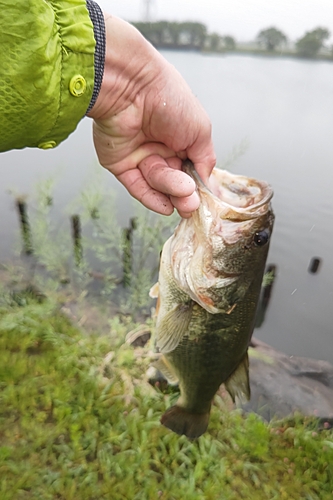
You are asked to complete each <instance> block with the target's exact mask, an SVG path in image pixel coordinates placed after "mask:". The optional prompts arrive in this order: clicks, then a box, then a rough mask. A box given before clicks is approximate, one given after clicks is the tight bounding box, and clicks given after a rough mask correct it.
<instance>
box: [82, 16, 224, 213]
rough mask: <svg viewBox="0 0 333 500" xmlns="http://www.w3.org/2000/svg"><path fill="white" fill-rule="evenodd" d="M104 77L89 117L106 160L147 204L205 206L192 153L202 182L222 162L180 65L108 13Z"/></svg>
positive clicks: (166, 208)
mask: <svg viewBox="0 0 333 500" xmlns="http://www.w3.org/2000/svg"><path fill="white" fill-rule="evenodd" d="M105 25H106V58H105V70H104V77H103V83H102V87H101V90H100V94H99V96H98V99H97V102H96V104H95V105H94V107H93V109H92V110H91V112H90V114H89V116H90V117H92V118H93V119H94V143H95V148H96V152H97V155H98V158H99V161H100V163H101V165H102V166H104V167H105V168H107V169H108V170H110V172H112V173H113V174H114V175H115V176H116V177H117V179H118V180H119V181H120V182H121V183H122V184H124V186H125V187H126V188H127V190H128V191H129V193H130V194H131V195H132V196H133V197H134V198H136V199H138V200H139V201H140V202H141V203H142V204H143V205H145V206H146V207H147V208H149V209H151V210H154V211H155V212H158V213H161V214H164V215H170V214H171V213H172V212H173V210H174V207H175V208H176V209H177V210H178V212H179V214H180V215H181V216H182V217H189V216H190V214H191V212H192V211H194V210H196V209H197V208H198V206H199V197H198V195H197V193H196V191H195V184H194V181H193V180H192V179H191V178H190V177H189V176H188V175H187V174H185V173H184V172H182V171H181V163H182V160H183V159H186V158H189V159H190V160H191V161H192V162H193V163H194V166H195V168H196V170H197V171H198V173H199V175H200V176H201V178H202V179H203V181H204V182H205V181H207V180H208V177H209V175H210V173H211V170H212V169H213V167H214V165H215V154H214V149H213V144H212V139H211V124H210V121H209V119H208V117H207V115H206V113H205V111H204V110H203V108H202V107H201V105H200V103H199V102H198V100H197V98H196V97H195V96H194V95H193V93H192V91H191V90H190V88H189V87H188V85H187V84H186V82H185V81H184V80H183V78H182V77H181V76H180V74H179V73H178V72H177V71H176V69H175V68H174V67H173V66H172V65H171V64H169V63H168V62H167V61H166V60H165V59H164V58H163V57H162V56H161V55H160V54H159V53H158V52H157V51H156V50H155V49H154V48H153V47H152V46H151V45H150V44H149V43H148V42H147V41H146V40H145V39H144V38H143V37H142V35H141V34H140V33H139V32H138V31H137V30H136V29H135V28H134V27H133V26H131V25H130V24H128V23H126V22H125V21H122V20H120V19H118V18H116V17H113V16H106V20H105Z"/></svg>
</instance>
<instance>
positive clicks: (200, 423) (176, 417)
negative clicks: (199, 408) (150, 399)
mask: <svg viewBox="0 0 333 500" xmlns="http://www.w3.org/2000/svg"><path fill="white" fill-rule="evenodd" d="M208 422H209V411H208V412H207V413H189V412H187V411H186V410H184V409H183V408H181V407H180V406H177V405H175V406H172V407H171V408H169V409H168V410H167V411H166V412H165V413H164V414H163V415H162V418H161V424H163V425H164V426H165V427H167V428H168V429H170V430H172V431H173V432H176V433H177V434H180V435H182V434H185V436H186V437H188V438H190V439H194V438H198V437H199V436H201V434H203V433H204V432H206V430H207V427H208Z"/></svg>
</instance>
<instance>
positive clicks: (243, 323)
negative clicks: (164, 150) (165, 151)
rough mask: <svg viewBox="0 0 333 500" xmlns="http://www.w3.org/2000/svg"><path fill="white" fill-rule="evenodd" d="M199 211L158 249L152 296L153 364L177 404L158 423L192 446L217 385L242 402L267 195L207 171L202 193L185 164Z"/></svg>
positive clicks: (244, 181)
mask: <svg viewBox="0 0 333 500" xmlns="http://www.w3.org/2000/svg"><path fill="white" fill-rule="evenodd" d="M183 170H184V171H185V172H186V173H187V174H188V175H190V176H191V177H192V178H193V179H194V181H195V183H196V188H197V192H198V194H199V196H200V199H201V203H200V207H199V208H198V209H197V210H196V211H195V212H194V213H193V214H192V216H191V218H189V219H182V220H181V222H180V223H179V225H178V227H177V228H176V230H175V232H174V234H173V235H172V236H171V238H169V239H168V241H167V242H166V243H165V244H164V247H163V251H162V254H161V261H160V269H159V280H158V283H157V285H155V287H153V289H152V290H151V295H152V296H155V297H156V296H157V297H158V300H157V305H156V328H155V345H156V347H157V348H158V350H159V352H160V353H161V357H160V359H159V360H158V362H157V363H156V364H155V366H156V368H158V369H159V370H160V371H161V372H162V373H163V375H164V376H165V377H166V378H167V379H168V380H169V381H170V382H171V383H178V384H179V388H180V397H179V399H178V401H177V403H176V405H175V406H172V407H171V408H169V409H168V410H167V411H166V412H165V413H164V415H163V416H162V418H161V422H162V424H163V425H165V426H166V427H168V428H169V429H171V430H173V431H174V432H176V433H178V434H185V435H186V436H188V437H189V438H196V437H199V436H200V435H201V434H203V433H204V432H205V431H206V429H207V426H208V422H209V414H210V408H211V404H212V400H213V398H214V395H215V393H216V391H217V389H218V388H219V386H220V385H221V384H222V383H223V382H224V384H225V387H226V389H227V390H228V392H229V393H230V395H231V397H232V399H233V400H234V401H235V398H236V397H238V398H240V399H241V400H242V399H245V398H246V399H249V397H250V386H249V371H248V368H249V363H248V356H247V349H248V344H249V341H250V338H251V335H252V332H253V328H254V322H255V314H256V309H257V303H258V299H259V293H260V287H261V282H262V278H263V273H264V269H265V262H266V257H267V252H268V247H269V240H270V237H271V233H272V227H273V221H274V215H273V212H272V209H271V204H270V200H271V198H272V195H273V192H272V189H271V187H270V186H269V185H268V184H267V183H266V182H262V181H257V180H255V179H251V178H247V177H243V176H239V175H233V174H231V173H229V172H227V171H224V170H219V169H216V168H215V169H214V170H213V173H212V175H211V177H210V181H209V183H210V184H209V186H206V185H204V184H203V182H202V181H201V179H200V177H199V176H198V174H197V173H196V171H195V169H194V167H193V164H192V163H191V162H190V161H189V160H187V161H185V162H184V164H183Z"/></svg>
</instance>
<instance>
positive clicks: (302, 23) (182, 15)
mask: <svg viewBox="0 0 333 500" xmlns="http://www.w3.org/2000/svg"><path fill="white" fill-rule="evenodd" d="M97 1H98V3H99V4H100V5H101V6H102V8H103V9H104V10H107V11H108V12H110V13H111V14H114V15H117V16H119V17H122V18H123V19H126V20H128V21H130V20H133V21H137V20H143V16H144V12H145V7H144V5H145V3H146V1H147V0H117V1H115V0H97ZM150 2H151V17H152V20H158V19H166V20H170V21H171V20H175V21H185V20H191V21H201V22H203V23H204V24H206V25H207V27H208V29H209V31H217V32H218V33H220V34H221V35H226V34H230V35H232V36H234V37H235V38H236V39H237V40H239V41H250V40H253V39H254V38H255V37H256V35H257V34H258V32H259V31H260V30H261V29H263V28H268V27H270V26H275V27H277V28H279V29H280V30H281V31H283V32H284V33H285V34H286V35H287V36H288V38H289V39H290V40H293V41H295V40H296V39H297V38H300V37H301V36H303V35H304V33H305V32H306V31H310V30H312V29H314V28H316V27H317V26H323V27H325V28H328V29H329V30H330V31H331V33H332V34H333V0H150ZM331 40H333V37H331Z"/></svg>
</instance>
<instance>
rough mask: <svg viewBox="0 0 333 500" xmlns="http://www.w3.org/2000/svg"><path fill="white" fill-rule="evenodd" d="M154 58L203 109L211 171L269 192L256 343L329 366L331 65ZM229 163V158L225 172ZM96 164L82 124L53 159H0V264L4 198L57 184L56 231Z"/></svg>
mask: <svg viewBox="0 0 333 500" xmlns="http://www.w3.org/2000/svg"><path fill="white" fill-rule="evenodd" d="M163 54H164V56H165V57H166V58H167V59H168V60H169V61H170V62H171V63H172V64H174V65H175V66H176V67H177V69H178V70H179V71H180V72H181V73H182V74H183V76H184V77H185V79H186V80H187V81H188V83H189V85H190V86H191V88H192V89H193V92H194V93H195V94H196V95H197V96H198V98H199V99H200V100H201V102H202V104H203V105H204V107H205V108H206V110H207V112H208V114H209V116H210V118H211V120H212V123H213V136H214V144H215V148H216V153H217V157H218V163H219V164H220V165H223V164H224V165H226V166H227V167H228V168H230V170H231V171H233V172H235V173H240V174H243V175H248V176H251V177H257V178H259V179H265V180H267V181H268V182H269V183H270V184H272V186H273V188H274V192H275V195H274V198H273V206H274V211H275V214H276V223H275V228H274V235H273V239H272V244H271V248H270V253H269V257H268V264H274V265H276V267H277V277H276V280H275V283H274V288H273V292H272V300H271V303H270V306H269V310H268V312H267V315H266V319H265V322H264V323H263V325H262V326H261V328H259V329H257V330H256V331H255V335H256V336H257V337H259V338H260V339H261V340H263V341H265V342H267V343H269V344H271V345H273V346H274V347H276V348H278V349H280V350H282V351H284V352H286V353H288V354H290V355H298V356H309V357H313V358H320V359H325V360H328V361H331V362H333V326H332V325H333V226H332V215H333V199H332V195H331V193H332V187H333V168H332V163H333V71H332V69H333V65H332V63H328V62H322V61H303V60H296V59H288V58H268V57H250V56H242V55H228V56H214V55H201V54H195V53H193V54H192V53H182V52H171V51H170V52H167V51H165V52H163ZM245 150H246V151H245ZM240 153H244V154H242V155H240ZM232 156H234V157H238V158H237V159H236V161H235V162H234V163H232V164H230V163H228V159H230V158H231V157H232ZM96 163H97V160H96V155H95V153H94V149H93V145H92V140H91V121H90V120H89V119H86V120H84V121H83V122H81V124H80V125H79V127H78V129H77V131H76V132H75V133H74V134H73V135H72V136H71V137H70V138H69V139H68V140H67V141H66V142H65V143H64V144H62V145H60V146H59V147H58V148H57V149H56V150H54V151H47V152H45V151H37V150H36V151H35V150H24V151H13V152H9V153H4V154H2V155H1V156H0V168H1V187H0V210H1V219H0V261H4V260H5V259H8V258H10V257H11V255H12V254H13V252H14V247H15V241H18V222H17V214H16V212H15V209H14V203H13V197H12V195H10V194H9V193H8V190H10V189H12V190H14V191H15V190H16V191H17V192H19V193H20V194H22V193H27V194H29V193H30V192H31V191H32V189H33V186H34V185H35V184H36V182H37V181H38V180H40V179H41V178H47V177H50V176H55V177H57V178H59V182H58V184H57V187H56V190H55V206H56V207H57V213H56V219H57V221H58V222H59V224H62V221H63V218H64V214H63V210H64V207H65V206H66V205H67V204H68V202H70V200H72V199H73V198H74V197H75V196H77V195H78V193H79V192H80V189H81V188H82V186H83V185H84V183H85V182H86V180H87V178H88V177H89V172H90V173H91V171H92V167H93V166H94V165H95V164H96ZM101 176H102V180H103V183H104V184H106V185H107V186H109V187H110V189H112V190H116V191H117V192H118V193H119V194H120V196H118V200H121V204H122V205H121V207H120V208H121V210H120V211H119V212H120V215H119V223H120V224H122V225H126V224H127V223H128V219H129V217H130V216H131V214H132V210H133V209H132V204H131V202H130V197H129V196H128V195H127V193H126V191H125V190H124V188H123V187H122V186H121V185H119V184H118V183H117V182H116V181H115V180H114V179H113V178H112V176H111V175H110V174H108V173H107V172H104V171H102V172H101ZM119 203H120V202H119ZM313 257H318V258H320V260H321V265H320V267H319V270H318V272H317V273H315V274H311V273H309V272H308V268H309V264H310V262H311V259H312V258H313Z"/></svg>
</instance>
